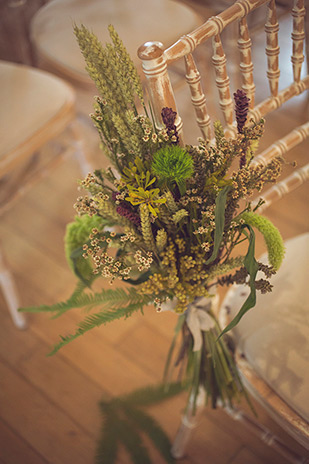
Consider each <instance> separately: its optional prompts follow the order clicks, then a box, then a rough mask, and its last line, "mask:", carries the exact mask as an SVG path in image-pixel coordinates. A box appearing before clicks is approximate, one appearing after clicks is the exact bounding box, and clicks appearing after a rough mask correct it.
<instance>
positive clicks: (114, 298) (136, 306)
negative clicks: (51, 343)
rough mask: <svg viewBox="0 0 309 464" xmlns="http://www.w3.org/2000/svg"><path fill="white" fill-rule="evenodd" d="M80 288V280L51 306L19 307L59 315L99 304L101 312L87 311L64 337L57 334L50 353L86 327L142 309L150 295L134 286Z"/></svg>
mask: <svg viewBox="0 0 309 464" xmlns="http://www.w3.org/2000/svg"><path fill="white" fill-rule="evenodd" d="M83 290H84V287H83V286H82V284H81V285H80V286H78V287H77V289H76V290H75V292H74V293H73V295H72V296H71V297H70V298H69V299H68V300H67V301H64V302H61V303H56V304H54V305H50V306H47V305H41V306H34V307H27V308H21V309H20V311H22V312H36V313H37V312H54V313H55V317H58V316H60V315H62V314H63V313H64V312H66V311H69V310H70V309H73V308H84V309H85V310H87V311H90V310H92V309H93V308H95V307H98V306H99V307H100V309H101V311H100V312H98V313H96V314H90V315H88V316H87V317H86V318H85V319H84V320H83V321H82V322H80V323H79V324H78V326H77V330H76V332H75V333H74V334H72V335H67V336H66V337H62V336H60V338H61V341H60V342H59V343H58V344H56V345H55V347H54V348H53V350H52V351H51V353H50V355H53V354H55V353H56V352H57V351H58V350H59V349H60V348H62V347H63V346H64V345H67V344H68V343H69V342H71V341H73V340H75V339H76V338H78V337H80V336H81V335H83V334H84V333H86V332H88V331H89V330H91V329H94V328H95V327H99V326H101V325H105V324H107V323H109V322H112V321H114V320H117V319H121V318H127V317H129V316H131V315H132V314H133V313H134V312H136V311H138V310H140V311H142V310H143V307H144V306H145V305H147V304H148V303H150V299H149V297H147V296H144V295H140V294H139V293H137V290H136V289H135V288H134V287H132V288H130V289H128V290H125V289H119V288H118V289H108V290H105V289H103V290H102V291H101V292H100V293H93V292H92V293H86V292H85V291H83Z"/></svg>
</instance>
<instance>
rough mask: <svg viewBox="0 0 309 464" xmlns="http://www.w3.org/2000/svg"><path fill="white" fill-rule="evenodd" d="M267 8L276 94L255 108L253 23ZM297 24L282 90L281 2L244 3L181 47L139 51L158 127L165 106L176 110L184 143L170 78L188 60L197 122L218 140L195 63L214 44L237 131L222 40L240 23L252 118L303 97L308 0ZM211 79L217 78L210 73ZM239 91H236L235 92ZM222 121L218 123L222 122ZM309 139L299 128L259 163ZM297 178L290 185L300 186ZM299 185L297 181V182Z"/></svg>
mask: <svg viewBox="0 0 309 464" xmlns="http://www.w3.org/2000/svg"><path fill="white" fill-rule="evenodd" d="M261 7H263V8H265V9H266V21H265V34H266V50H265V51H266V56H267V71H266V76H265V78H266V79H267V80H268V82H269V89H270V94H269V96H268V97H267V98H265V99H263V101H261V102H259V103H258V104H256V103H255V83H254V79H253V62H252V53H251V51H252V50H251V39H250V34H249V28H248V24H247V18H248V16H249V15H250V13H251V12H253V10H256V9H258V8H261ZM291 14H292V20H293V32H292V34H291V43H292V56H291V61H292V67H293V79H292V82H291V83H290V84H289V85H288V86H287V87H285V88H284V89H283V90H280V91H279V76H280V70H279V52H280V49H279V45H278V31H279V24H278V20H277V13H276V2H275V0H238V1H236V2H235V3H234V4H233V5H232V6H231V7H229V8H227V9H226V10H224V11H223V12H222V13H220V14H218V15H217V16H214V17H211V18H210V19H209V20H208V21H206V22H205V23H204V24H203V25H202V26H200V27H199V28H197V29H195V30H194V31H193V32H191V33H189V34H186V35H184V36H182V37H181V38H180V39H179V40H178V41H177V42H175V43H174V44H173V45H172V46H170V47H169V48H167V49H164V47H163V45H162V44H161V43H160V42H147V43H145V44H144V45H142V46H141V47H140V48H139V50H138V55H139V58H140V59H141V60H142V65H143V71H144V74H145V77H146V79H147V83H148V93H149V98H150V101H151V103H152V107H153V112H154V119H155V123H156V125H157V127H158V128H160V127H162V126H163V124H162V119H161V110H162V108H164V107H170V108H173V110H174V111H176V112H177V118H176V121H175V124H176V127H177V130H178V133H179V135H180V141H181V143H184V139H183V123H182V120H181V116H180V114H179V112H178V109H177V105H176V100H175V95H174V91H173V87H172V84H171V80H170V77H169V74H168V67H169V65H171V64H172V63H175V62H178V61H180V60H181V59H184V64H185V72H186V81H187V84H188V86H189V88H190V92H191V100H192V104H193V107H194V109H195V115H196V121H197V124H198V126H199V127H200V130H201V133H202V137H203V138H204V139H211V138H212V137H213V132H212V121H211V118H210V116H209V113H208V110H207V102H206V97H205V94H204V92H203V89H202V86H201V75H200V72H199V70H198V69H197V66H196V63H195V61H194V58H193V55H192V53H193V51H195V50H196V49H198V47H199V46H200V45H201V44H203V43H205V42H207V41H209V40H212V48H213V56H212V65H213V67H214V71H215V83H216V87H217V89H218V94H219V104H220V108H221V110H222V113H223V118H224V123H225V131H226V135H228V136H229V135H232V134H235V132H236V124H235V122H234V115H233V113H234V110H233V109H234V103H233V100H232V97H231V90H230V79H229V76H228V72H227V57H226V55H225V52H224V49H223V45H222V41H221V35H222V33H223V32H224V30H225V29H226V27H227V26H229V25H233V23H235V24H236V23H238V41H237V43H238V50H239V55H240V62H239V73H240V76H241V79H242V89H243V90H244V91H245V92H246V94H247V96H248V97H249V98H250V113H249V114H250V116H249V117H250V118H253V119H254V120H255V121H258V120H260V119H261V118H262V117H264V116H265V115H267V114H269V113H271V112H273V111H274V110H276V109H277V108H279V107H281V106H282V105H283V104H284V103H285V102H287V101H288V100H290V99H291V98H293V97H295V96H297V95H300V94H301V93H303V92H304V91H306V90H308V88H309V75H308V74H306V75H305V76H304V77H302V75H303V74H304V70H302V65H303V62H304V43H305V31H304V23H305V21H304V16H305V5H304V0H294V5H293V8H292V11H291ZM207 79H211V74H210V73H208V72H207ZM235 90H236V89H235ZM217 119H218V118H217ZM308 135H309V122H306V123H305V124H303V125H302V126H300V127H298V128H295V129H294V130H293V131H292V132H291V133H289V134H287V135H286V136H285V137H284V139H281V140H279V141H278V142H277V143H274V144H273V145H272V146H271V147H269V148H268V149H266V150H264V152H263V153H261V154H260V155H259V156H258V157H257V159H256V162H263V163H265V162H267V161H268V160H269V159H271V158H272V157H274V156H278V155H283V154H284V153H285V152H287V151H288V150H289V149H291V148H293V147H294V146H295V145H297V144H298V143H300V142H302V141H303V140H304V139H305V138H306V137H308ZM296 177H297V179H298V178H300V179H301V182H302V181H303V180H304V179H305V178H308V177H309V165H308V166H306V167H305V168H304V169H303V170H302V172H301V173H300V174H297V175H296ZM295 179H296V178H295V176H294V177H293V179H292V181H291V182H290V184H291V185H292V184H293V186H294V184H295V182H294V180H295ZM296 183H297V182H296Z"/></svg>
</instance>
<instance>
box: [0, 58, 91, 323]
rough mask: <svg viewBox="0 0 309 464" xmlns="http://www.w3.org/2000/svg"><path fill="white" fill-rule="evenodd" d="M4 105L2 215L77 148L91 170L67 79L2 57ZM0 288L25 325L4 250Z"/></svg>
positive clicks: (0, 128)
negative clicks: (51, 146)
mask: <svg viewBox="0 0 309 464" xmlns="http://www.w3.org/2000/svg"><path fill="white" fill-rule="evenodd" d="M0 107H1V112H0V181H1V203H0V214H1V215H2V214H3V213H5V211H6V210H7V209H8V208H10V207H11V206H12V205H13V203H14V201H17V200H18V199H19V198H20V197H21V196H22V195H24V194H25V192H26V191H27V188H30V187H31V186H32V185H33V184H34V183H35V182H37V181H38V180H40V179H42V177H44V176H47V175H48V174H49V172H50V170H51V169H52V168H54V167H55V166H57V165H58V164H59V163H60V162H62V161H63V160H64V159H65V157H66V156H67V155H69V154H71V153H72V152H74V153H75V155H76V156H77V160H78V162H79V164H80V168H81V171H82V175H83V176H85V175H86V174H87V173H88V172H90V171H91V170H92V169H91V164H90V162H89V161H88V160H87V159H86V157H85V152H84V150H83V141H82V139H81V138H80V136H79V128H78V125H77V124H78V123H77V121H76V119H75V93H74V90H73V89H72V88H71V86H69V85H68V84H67V83H66V82H64V81H62V80H61V79H59V78H57V77H55V76H53V75H51V74H48V73H46V72H45V71H40V70H37V69H35V68H32V67H28V66H24V65H18V64H16V63H9V62H5V61H0ZM64 135H65V139H64ZM52 141H57V142H58V145H60V148H61V149H59V150H58V149H57V150H54V151H53V150H52V156H51V157H49V158H48V161H46V162H45V159H44V160H43V161H44V162H43V164H42V165H41V167H38V168H37V169H35V164H36V163H34V162H33V159H34V157H35V155H36V154H38V153H39V152H40V151H41V150H42V149H43V147H45V146H46V145H47V144H48V143H49V142H52ZM56 155H57V156H56ZM16 173H17V174H16ZM0 287H1V288H2V291H3V294H4V296H5V299H6V302H7V305H8V307H9V309H10V312H11V315H12V318H13V321H14V323H15V324H16V326H17V327H19V328H24V327H25V325H26V322H25V319H24V317H23V315H21V314H20V313H18V312H17V309H18V307H19V306H20V304H19V297H18V294H17V291H16V287H15V283H14V280H13V277H12V274H11V273H10V271H9V269H8V267H7V265H6V262H5V258H4V253H3V252H1V250H0Z"/></svg>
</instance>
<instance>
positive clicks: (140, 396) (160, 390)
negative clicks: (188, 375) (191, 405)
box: [119, 382, 184, 406]
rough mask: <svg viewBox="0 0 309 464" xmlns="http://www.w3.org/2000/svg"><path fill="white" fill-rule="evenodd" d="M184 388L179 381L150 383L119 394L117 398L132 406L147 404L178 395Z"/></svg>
mask: <svg viewBox="0 0 309 464" xmlns="http://www.w3.org/2000/svg"><path fill="white" fill-rule="evenodd" d="M183 390H184V386H183V385H182V384H181V383H179V382H173V383H170V384H160V385H152V386H148V387H144V388H141V389H139V390H135V391H134V392H132V393H129V394H126V395H123V396H120V397H119V399H120V400H121V401H122V402H125V403H127V404H130V405H134V406H149V405H152V404H156V403H160V402H161V401H164V400H167V399H169V398H171V397H173V396H175V395H179V393H181V392H182V391H183Z"/></svg>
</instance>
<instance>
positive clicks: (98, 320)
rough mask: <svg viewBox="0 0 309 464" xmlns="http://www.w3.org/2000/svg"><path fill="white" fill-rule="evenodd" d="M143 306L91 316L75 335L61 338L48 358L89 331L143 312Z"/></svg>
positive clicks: (137, 305)
mask: <svg viewBox="0 0 309 464" xmlns="http://www.w3.org/2000/svg"><path fill="white" fill-rule="evenodd" d="M143 306H144V304H142V303H135V304H130V305H128V306H126V307H125V308H118V309H114V310H106V311H101V312H99V313H97V314H91V315H89V316H87V317H86V318H85V319H84V320H83V321H82V322H80V323H79V324H78V329H77V330H76V332H75V334H71V335H67V336H66V337H63V336H60V338H61V341H60V342H59V343H57V344H56V345H55V346H54V348H53V350H52V351H51V352H50V353H49V355H48V356H52V355H54V354H55V353H57V351H59V350H60V348H62V347H63V346H65V345H67V344H68V343H70V342H72V341H73V340H75V339H76V338H78V337H80V336H81V335H84V334H85V333H86V332H88V331H89V330H91V329H94V328H96V327H100V326H101V325H105V324H107V323H108V322H112V321H115V320H117V319H121V318H127V317H129V316H131V315H132V314H133V313H134V312H136V311H138V310H142V309H143Z"/></svg>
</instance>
